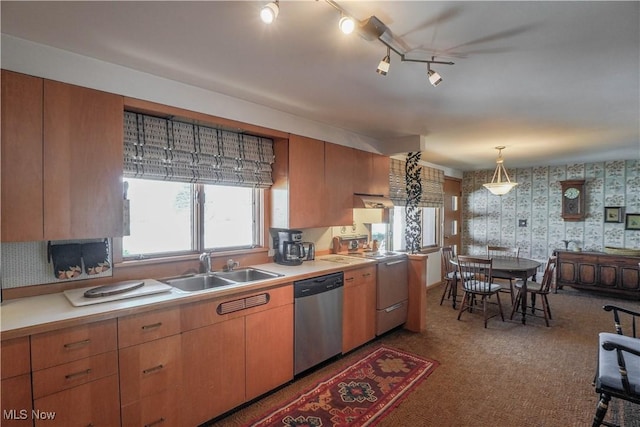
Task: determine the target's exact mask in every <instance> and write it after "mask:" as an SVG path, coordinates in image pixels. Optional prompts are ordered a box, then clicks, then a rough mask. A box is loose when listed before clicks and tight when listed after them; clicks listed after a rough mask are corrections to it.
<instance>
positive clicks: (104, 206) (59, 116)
mask: <svg viewBox="0 0 640 427" xmlns="http://www.w3.org/2000/svg"><path fill="white" fill-rule="evenodd" d="M123 119H124V115H123V98H122V97H121V96H118V95H113V94H109V93H106V92H100V91H97V90H93V89H87V88H83V87H79V86H74V85H69V84H65V83H60V82H54V81H50V80H45V81H44V216H45V221H44V237H45V239H52V240H53V239H80V238H99V237H114V236H121V235H122V199H123V196H122V174H123Z"/></svg>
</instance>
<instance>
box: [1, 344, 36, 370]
mask: <svg viewBox="0 0 640 427" xmlns="http://www.w3.org/2000/svg"><path fill="white" fill-rule="evenodd" d="M29 353H30V351H29V338H28V337H23V338H15V339H12V340H6V341H2V344H0V358H1V359H2V366H1V367H0V374H1V375H2V379H5V378H10V377H15V376H18V375H22V374H28V373H29V371H30V370H31V366H30V363H29V362H30V360H31V359H30V354H29Z"/></svg>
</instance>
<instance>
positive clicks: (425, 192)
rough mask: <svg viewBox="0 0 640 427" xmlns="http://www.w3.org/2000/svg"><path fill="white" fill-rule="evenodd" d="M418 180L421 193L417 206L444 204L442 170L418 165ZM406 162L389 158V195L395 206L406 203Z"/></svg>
mask: <svg viewBox="0 0 640 427" xmlns="http://www.w3.org/2000/svg"><path fill="white" fill-rule="evenodd" d="M420 168H421V172H420V176H419V180H420V182H421V185H422V195H421V197H420V202H419V206H420V207H423V208H441V207H443V206H444V172H443V171H441V170H440V169H435V168H430V167H427V166H420ZM405 170H406V162H405V161H404V160H397V159H391V166H390V168H389V197H390V198H391V200H393V203H394V204H395V205H396V206H406V205H407V177H406V172H405Z"/></svg>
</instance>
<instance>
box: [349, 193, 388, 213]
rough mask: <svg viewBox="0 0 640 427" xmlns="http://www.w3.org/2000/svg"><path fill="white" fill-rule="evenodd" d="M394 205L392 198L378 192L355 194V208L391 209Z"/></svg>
mask: <svg viewBox="0 0 640 427" xmlns="http://www.w3.org/2000/svg"><path fill="white" fill-rule="evenodd" d="M392 207H393V202H392V201H391V199H390V198H388V197H384V196H381V195H377V194H361V193H355V194H354V195H353V208H354V209H358V208H360V209H389V208H392Z"/></svg>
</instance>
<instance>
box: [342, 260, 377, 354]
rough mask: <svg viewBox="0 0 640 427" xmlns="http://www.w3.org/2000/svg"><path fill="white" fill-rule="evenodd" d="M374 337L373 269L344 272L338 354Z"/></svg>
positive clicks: (374, 269)
mask: <svg viewBox="0 0 640 427" xmlns="http://www.w3.org/2000/svg"><path fill="white" fill-rule="evenodd" d="M375 336H376V267H375V266H371V267H364V268H359V269H356V270H348V271H345V272H344V297H343V306H342V352H343V353H347V352H348V351H351V350H353V349H354V348H356V347H359V346H361V345H362V344H365V343H367V342H369V341H371V340H372V339H374V338H375Z"/></svg>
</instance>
